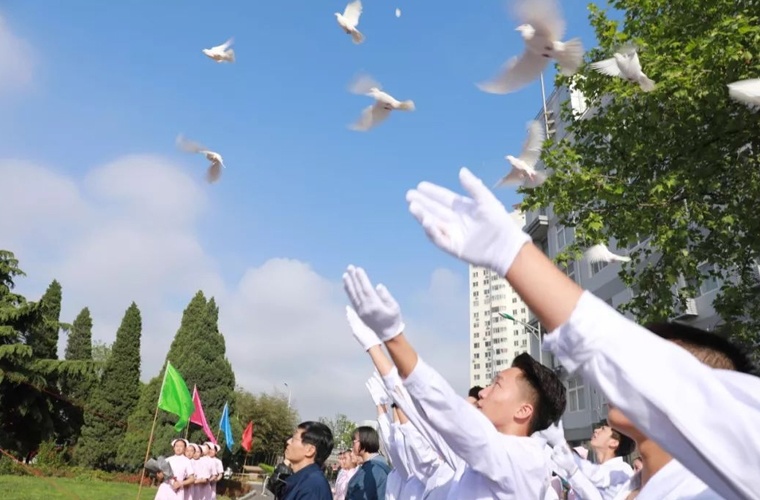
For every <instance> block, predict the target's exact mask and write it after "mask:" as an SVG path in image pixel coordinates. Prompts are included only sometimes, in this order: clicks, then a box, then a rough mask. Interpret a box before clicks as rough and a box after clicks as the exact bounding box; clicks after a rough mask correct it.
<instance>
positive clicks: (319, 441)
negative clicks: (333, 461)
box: [298, 421, 333, 467]
mask: <svg viewBox="0 0 760 500" xmlns="http://www.w3.org/2000/svg"><path fill="white" fill-rule="evenodd" d="M298 428H299V429H301V430H302V431H303V433H302V434H301V442H302V443H303V444H310V445H312V446H314V447H315V448H316V449H317V452H316V454H315V455H314V462H315V463H316V464H317V465H319V466H320V467H322V465H323V464H324V463H325V460H327V459H328V457H329V456H330V453H332V450H333V434H332V431H331V430H330V428H329V427H327V426H326V425H325V424H323V423H321V422H312V421H307V422H301V423H300V424H298Z"/></svg>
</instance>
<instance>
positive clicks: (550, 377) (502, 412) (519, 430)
mask: <svg viewBox="0 0 760 500" xmlns="http://www.w3.org/2000/svg"><path fill="white" fill-rule="evenodd" d="M343 283H344V287H345V289H346V293H347V294H348V296H349V299H350V300H351V303H352V305H353V306H354V309H355V310H356V313H357V314H358V315H359V317H360V318H361V319H362V321H363V322H364V324H365V325H367V326H368V327H369V328H371V329H372V330H373V331H374V332H375V334H377V336H378V338H379V339H380V340H381V341H382V342H384V343H385V346H386V348H387V349H388V352H389V354H390V356H391V358H392V360H393V362H394V363H395V365H396V367H397V369H398V373H399V375H400V376H401V378H402V379H403V380H404V386H405V387H406V389H407V390H408V392H409V394H410V395H411V397H412V398H413V400H414V402H415V404H416V405H418V406H419V408H420V414H421V415H423V418H425V419H426V420H427V421H428V422H429V423H430V425H431V426H432V427H433V428H434V429H435V430H436V431H438V433H440V435H441V436H442V437H443V438H444V439H445V440H446V443H447V444H448V445H449V446H450V447H451V449H452V450H453V451H454V452H455V453H456V454H457V455H459V456H460V457H461V458H462V460H463V461H464V462H465V464H466V465H465V466H464V469H463V472H462V475H461V476H460V477H459V478H458V480H455V484H453V485H452V488H451V490H450V491H449V498H450V499H468V500H479V499H489V500H490V499H500V500H501V499H520V500H522V499H531V498H536V499H538V498H541V497H542V496H543V494H544V492H545V491H546V489H547V488H548V483H549V476H550V472H549V467H548V462H547V458H546V455H545V453H544V446H545V442H544V441H543V440H541V439H538V438H535V437H531V435H532V434H533V433H534V432H536V431H540V430H543V429H545V428H546V427H548V426H549V425H551V424H552V423H554V422H557V421H558V420H559V418H560V416H561V415H562V412H563V411H564V410H565V403H566V391H565V387H564V385H563V384H562V382H561V381H560V379H559V377H558V376H557V375H556V374H555V373H554V372H553V371H552V370H551V369H549V368H547V367H545V366H543V365H541V364H540V363H538V361H536V360H534V359H533V358H531V357H530V356H529V355H528V354H525V353H523V354H521V355H519V356H517V357H516V358H515V360H514V362H513V364H512V367H511V368H508V369H506V370H504V371H502V372H500V373H499V374H497V375H496V377H495V379H494V381H493V383H492V384H491V385H490V386H488V387H487V388H485V389H483V391H481V393H480V399H479V400H478V402H477V403H476V405H477V406H476V407H474V406H472V405H471V404H469V403H468V402H467V401H466V400H464V399H463V398H462V397H461V396H459V395H458V394H457V393H456V392H455V391H454V390H453V389H452V388H451V386H450V385H449V384H448V382H446V380H444V378H443V377H441V375H440V374H438V372H436V371H435V370H434V369H433V368H432V367H430V366H429V365H427V364H426V363H425V362H424V361H423V360H422V359H421V358H419V357H418V356H417V353H416V351H415V350H414V349H413V348H412V346H411V344H409V342H408V341H407V339H406V336H405V335H404V323H403V321H402V319H401V311H400V309H399V307H398V304H397V303H396V301H395V300H394V299H393V297H392V296H391V295H390V292H388V290H387V289H386V288H385V287H384V286H382V285H379V286H378V287H377V288H375V287H374V286H372V283H371V282H370V281H369V278H368V277H367V275H366V273H365V272H364V270H363V269H361V268H355V267H353V266H349V267H348V270H347V271H346V273H345V274H344V275H343Z"/></svg>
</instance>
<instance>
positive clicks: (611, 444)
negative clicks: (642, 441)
mask: <svg viewBox="0 0 760 500" xmlns="http://www.w3.org/2000/svg"><path fill="white" fill-rule="evenodd" d="M607 446H609V447H610V449H612V450H617V449H618V447H620V441H618V440H617V439H615V438H614V437H613V438H610V440H609V441H608V444H607Z"/></svg>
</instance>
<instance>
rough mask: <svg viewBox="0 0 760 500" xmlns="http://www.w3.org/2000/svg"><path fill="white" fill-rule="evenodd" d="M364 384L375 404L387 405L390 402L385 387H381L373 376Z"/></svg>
mask: <svg viewBox="0 0 760 500" xmlns="http://www.w3.org/2000/svg"><path fill="white" fill-rule="evenodd" d="M365 386H366V387H367V390H368V391H369V394H370V396H372V401H374V402H375V406H378V405H387V404H388V403H390V402H391V398H390V397H389V396H388V392H387V391H386V390H385V387H383V386H382V385H381V384H380V383H379V382H378V381H377V379H376V378H375V377H374V376H372V377H370V378H369V380H367V383H366V384H365Z"/></svg>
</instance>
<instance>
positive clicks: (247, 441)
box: [240, 421, 253, 453]
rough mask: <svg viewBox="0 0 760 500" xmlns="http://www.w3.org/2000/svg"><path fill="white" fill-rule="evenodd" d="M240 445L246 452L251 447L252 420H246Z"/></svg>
mask: <svg viewBox="0 0 760 500" xmlns="http://www.w3.org/2000/svg"><path fill="white" fill-rule="evenodd" d="M240 446H242V447H243V449H244V450H245V451H246V452H248V453H250V451H251V448H253V421H250V422H248V426H246V428H245V430H244V431H243V439H242V440H241V441H240Z"/></svg>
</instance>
